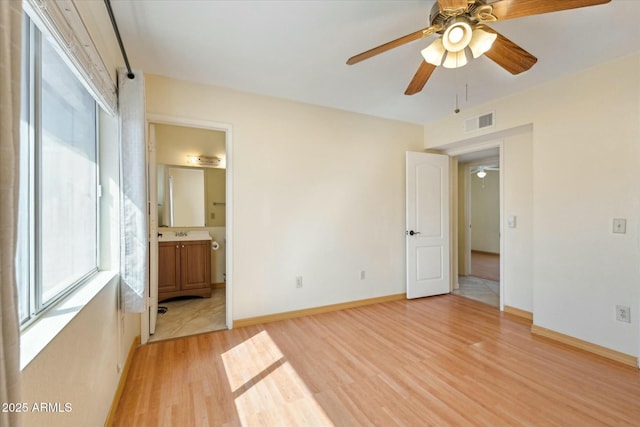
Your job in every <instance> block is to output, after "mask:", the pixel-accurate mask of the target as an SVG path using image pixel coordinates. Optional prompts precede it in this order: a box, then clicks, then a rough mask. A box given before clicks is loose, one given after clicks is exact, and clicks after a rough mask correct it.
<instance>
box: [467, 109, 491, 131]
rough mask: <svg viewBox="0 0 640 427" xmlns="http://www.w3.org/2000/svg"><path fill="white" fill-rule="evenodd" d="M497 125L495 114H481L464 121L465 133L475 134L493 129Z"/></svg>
mask: <svg viewBox="0 0 640 427" xmlns="http://www.w3.org/2000/svg"><path fill="white" fill-rule="evenodd" d="M494 125H495V121H494V113H493V111H492V112H490V113H485V114H481V115H479V116H475V117H471V118H468V119H467V120H465V121H464V131H465V132H473V131H476V130H480V129H485V128H492V127H493V126H494Z"/></svg>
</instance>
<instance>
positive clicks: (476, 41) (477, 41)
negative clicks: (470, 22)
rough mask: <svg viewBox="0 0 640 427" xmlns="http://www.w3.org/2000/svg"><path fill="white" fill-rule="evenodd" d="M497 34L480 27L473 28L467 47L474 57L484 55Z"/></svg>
mask: <svg viewBox="0 0 640 427" xmlns="http://www.w3.org/2000/svg"><path fill="white" fill-rule="evenodd" d="M497 37H498V35H497V34H496V33H489V32H487V31H484V30H482V29H480V28H476V29H475V30H473V33H472V37H471V41H470V42H469V49H471V54H472V55H473V57H474V58H479V57H481V56H482V55H484V54H485V53H486V52H487V51H488V50H489V49H491V46H493V42H494V41H495V40H496V38H497Z"/></svg>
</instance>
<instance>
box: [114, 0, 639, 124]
mask: <svg viewBox="0 0 640 427" xmlns="http://www.w3.org/2000/svg"><path fill="white" fill-rule="evenodd" d="M558 1H561V0H558ZM433 4H434V1H433V0H416V1H401V0H375V1H374V0H331V1H329V0H324V1H313V0H301V1H295V0H285V1H270V0H258V1H242V0H237V1H221V0H198V1H190V0H112V5H113V9H114V13H115V16H116V19H117V22H118V25H119V27H120V31H121V33H122V38H123V41H124V44H125V47H126V49H127V53H128V55H129V59H130V62H131V64H132V66H133V67H134V68H139V69H142V70H144V71H145V72H148V73H154V74H160V75H165V76H170V77H174V78H179V79H184V80H190V81H194V82H200V83H206V84H211V85H215V86H223V87H228V88H233V89H238V90H242V91H247V92H253V93H258V94H264V95H270V96H276V97H280V98H286V99H291V100H296V101H301V102H306V103H311V104H318V105H323V106H328V107H334V108H339V109H343V110H348V111H354V112H359V113H364V114H370V115H374V116H379V117H386V118H392V119H397V120H402V121H407V122H412V123H428V122H432V121H436V120H438V119H440V118H443V117H446V116H448V115H452V114H453V110H454V108H455V99H456V93H457V94H458V99H459V104H460V108H461V109H462V110H464V109H465V108H470V107H472V106H475V105H479V104H483V103H486V102H489V101H491V100H493V99H497V98H502V97H505V96H509V95H511V94H513V93H516V92H520V91H523V90H526V89H528V88H531V87H534V86H536V85H539V84H542V83H544V82H546V81H549V80H553V79H557V78H559V77H561V76H563V75H566V74H570V73H575V72H578V71H580V70H581V69H585V68H588V67H591V66H594V65H596V64H598V63H602V62H607V61H610V60H612V59H614V58H617V57H620V56H624V55H626V54H629V53H631V52H637V51H639V50H640V26H639V25H638V22H637V21H638V17H639V16H640V1H638V0H612V2H611V3H609V4H605V5H601V6H593V7H588V8H582V9H576V10H569V11H563V12H556V13H551V14H545V15H537V16H530V17H526V18H519V19H513V20H508V21H504V22H496V23H494V24H492V27H493V28H495V29H496V30H497V31H499V32H501V33H502V34H503V35H505V36H506V37H508V38H509V39H511V40H512V41H514V42H516V43H517V44H519V45H520V46H522V47H523V48H524V49H526V50H527V51H529V52H531V53H532V54H533V55H535V56H537V57H538V63H537V64H536V65H535V66H534V67H533V68H532V69H531V70H529V71H527V72H525V73H523V74H520V75H518V76H513V75H511V74H509V73H507V72H506V71H505V70H503V69H502V68H500V67H499V66H497V65H496V64H495V63H493V62H492V61H491V60H489V59H488V58H486V57H481V58H479V59H477V60H474V61H472V62H471V63H470V64H469V65H467V66H466V67H463V68H460V69H457V70H449V69H444V68H441V67H439V68H438V69H436V71H435V73H434V74H433V76H432V77H431V79H430V80H429V82H428V83H427V86H426V87H425V89H424V90H423V91H422V92H421V93H419V94H417V95H414V96H406V95H404V90H405V88H406V86H407V85H408V83H409V81H410V80H411V78H412V77H413V74H414V73H415V71H416V69H417V67H418V65H419V64H420V62H421V60H422V57H421V56H420V50H421V49H423V48H424V47H425V46H427V45H428V44H429V43H430V42H431V40H433V38H434V36H432V37H429V38H427V39H423V40H419V41H416V42H413V43H410V44H407V45H405V46H402V47H399V48H396V49H393V50H391V51H389V52H386V53H383V54H381V55H379V56H376V57H374V58H371V59H369V60H366V61H364V62H361V63H359V64H356V65H352V66H349V65H346V64H345V61H346V60H347V58H349V57H350V56H353V55H355V54H357V53H360V52H362V51H365V50H368V49H370V48H372V47H375V46H377V45H379V44H382V43H385V42H387V41H390V40H392V39H395V38H397V37H400V36H403V35H405V34H408V33H411V32H414V31H416V30H419V29H422V28H424V27H426V26H427V25H428V22H427V19H428V18H427V15H428V12H429V10H430V9H431V6H432V5H433ZM611 78H615V76H611Z"/></svg>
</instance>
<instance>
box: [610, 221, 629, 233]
mask: <svg viewBox="0 0 640 427" xmlns="http://www.w3.org/2000/svg"><path fill="white" fill-rule="evenodd" d="M613 232H614V233H619V234H625V233H626V232H627V220H626V219H625V218H613Z"/></svg>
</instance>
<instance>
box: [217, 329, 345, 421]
mask: <svg viewBox="0 0 640 427" xmlns="http://www.w3.org/2000/svg"><path fill="white" fill-rule="evenodd" d="M222 362H223V364H224V369H225V371H226V374H227V379H228V381H229V386H230V387H231V391H232V392H233V395H234V397H235V405H236V410H237V412H238V416H239V418H240V421H241V423H242V425H243V426H245V427H247V426H273V425H304V426H333V423H332V422H331V420H330V419H329V417H328V416H327V414H326V413H325V412H324V411H323V410H322V408H321V407H320V405H319V404H318V402H316V400H315V399H314V397H313V394H312V393H311V392H310V391H309V389H308V388H307V387H306V385H305V384H304V382H303V381H302V379H301V378H300V377H299V376H298V374H297V372H296V371H295V369H293V367H292V366H291V364H290V363H289V362H288V361H287V360H286V358H285V357H284V355H283V354H282V352H281V351H280V349H279V348H278V346H277V345H276V344H275V343H274V342H273V340H272V339H271V337H270V336H269V334H268V333H267V332H266V331H262V332H260V333H259V334H257V335H254V336H253V337H251V338H250V339H248V340H246V341H245V342H243V343H242V344H239V345H237V346H235V347H234V348H232V349H231V350H229V351H227V352H226V353H223V354H222Z"/></svg>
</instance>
